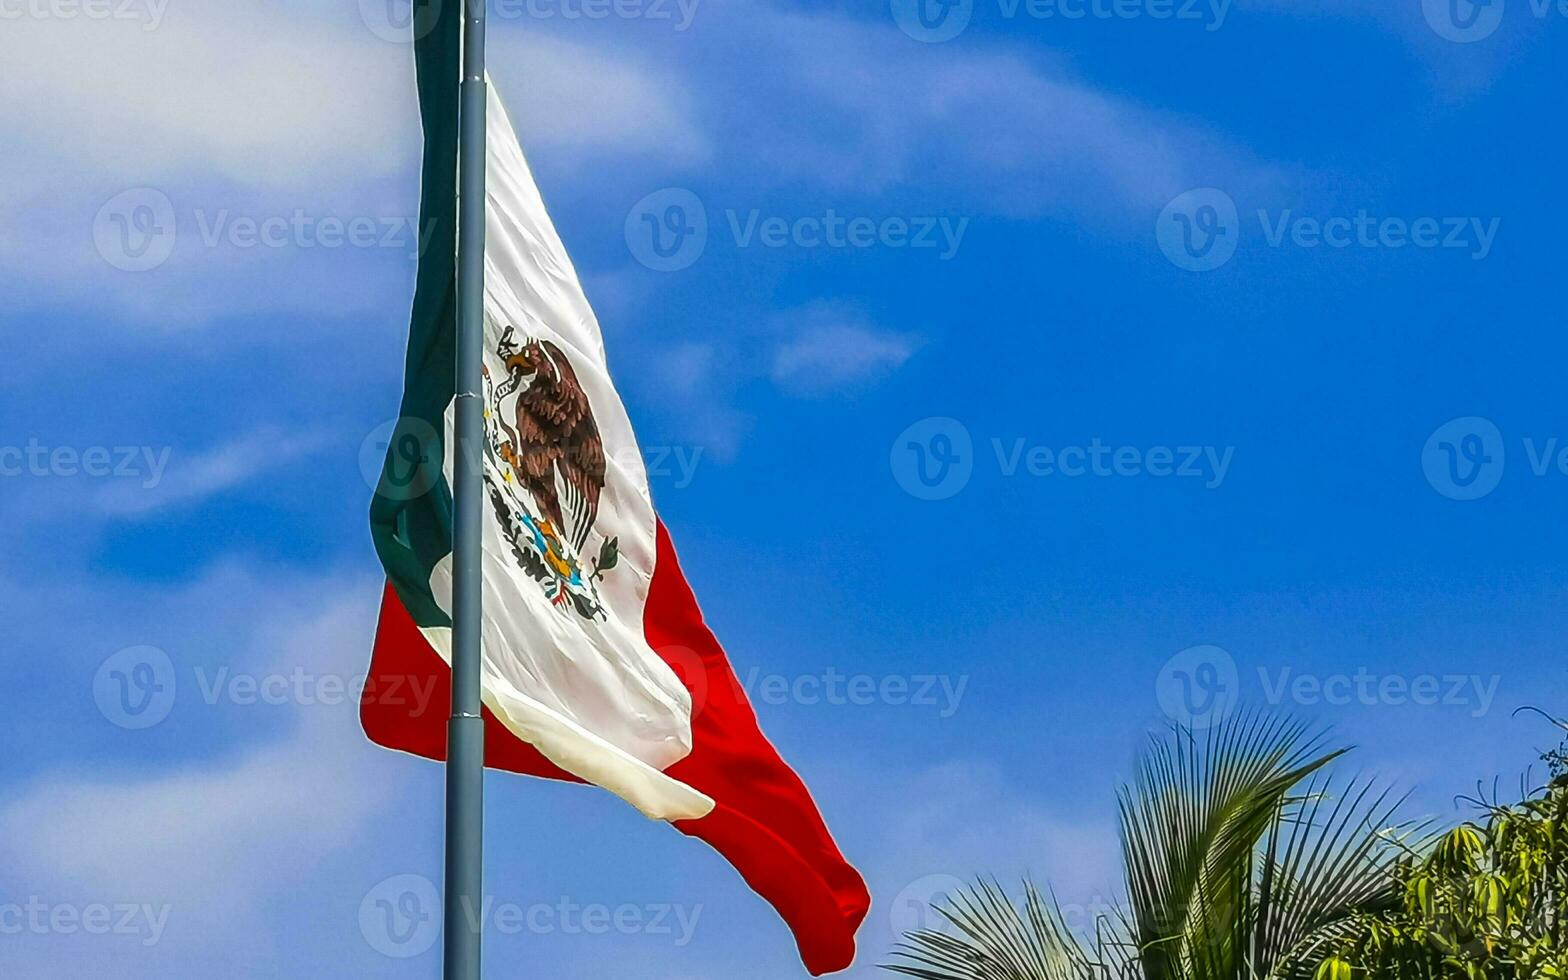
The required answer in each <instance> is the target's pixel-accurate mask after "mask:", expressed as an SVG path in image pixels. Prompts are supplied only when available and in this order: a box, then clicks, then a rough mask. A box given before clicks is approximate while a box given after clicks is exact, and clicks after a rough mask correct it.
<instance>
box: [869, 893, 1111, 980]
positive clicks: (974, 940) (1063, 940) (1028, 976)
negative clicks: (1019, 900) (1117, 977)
mask: <svg viewBox="0 0 1568 980" xmlns="http://www.w3.org/2000/svg"><path fill="white" fill-rule="evenodd" d="M937 911H938V913H940V914H941V915H942V917H943V918H945V919H946V920H947V921H948V922H949V923H951V924H952V926H953V929H954V931H953V932H951V933H949V932H943V931H937V930H930V929H923V930H919V931H917V932H912V933H910V934H909V935H908V936H906V937H905V939H904V941H903V942H902V943H900V944H899V945H898V946H897V947H896V948H895V949H894V951H893V955H894V956H895V957H897V958H898V959H899V960H900V961H901V962H896V963H890V964H887V965H886V966H885V967H884V969H887V970H890V971H892V972H894V973H901V974H903V975H905V976H910V977H919V978H921V980H1091V978H1093V977H1094V975H1095V974H1094V970H1093V967H1092V966H1091V965H1090V962H1089V959H1088V957H1087V956H1086V955H1085V954H1084V952H1083V949H1082V947H1080V946H1079V945H1078V941H1077V939H1076V938H1074V936H1073V935H1072V932H1071V930H1070V929H1069V928H1068V927H1067V924H1066V922H1065V920H1064V919H1063V917H1062V913H1061V909H1060V907H1059V906H1058V905H1057V904H1056V902H1055V901H1048V900H1047V899H1046V898H1045V897H1044V896H1043V895H1041V894H1040V891H1039V890H1038V889H1037V888H1035V886H1034V885H1033V884H1032V883H1028V882H1026V883H1025V885H1024V902H1023V906H1022V908H1020V907H1019V906H1017V905H1015V904H1014V903H1013V902H1012V901H1011V900H1009V899H1008V897H1007V893H1006V892H1004V891H1003V890H1002V888H1001V886H1000V885H998V884H997V883H996V882H994V881H985V880H982V881H980V883H979V884H977V885H976V886H975V887H973V888H971V889H969V890H966V891H964V892H960V893H959V894H957V895H954V896H951V897H949V899H948V901H947V903H946V904H944V905H940V906H938V907H937Z"/></svg>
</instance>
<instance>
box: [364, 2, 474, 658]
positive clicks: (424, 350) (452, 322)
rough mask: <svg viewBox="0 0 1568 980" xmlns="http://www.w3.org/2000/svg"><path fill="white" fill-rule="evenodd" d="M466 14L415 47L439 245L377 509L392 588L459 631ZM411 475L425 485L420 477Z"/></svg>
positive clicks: (428, 616)
mask: <svg viewBox="0 0 1568 980" xmlns="http://www.w3.org/2000/svg"><path fill="white" fill-rule="evenodd" d="M461 11H462V5H461V4H443V5H442V9H441V11H440V13H439V15H438V17H439V21H438V23H437V24H436V25H435V29H433V30H429V31H425V32H423V34H422V36H420V37H419V38H417V39H416V40H415V42H414V43H415V61H416V64H417V69H418V76H419V111H420V118H421V119H422V121H423V123H424V133H425V146H424V171H423V176H422V178H421V181H420V228H421V229H424V230H428V231H429V235H430V237H429V244H428V245H427V246H426V247H425V249H424V250H423V252H422V253H421V254H420V256H419V271H418V277H417V281H416V282H417V284H416V287H415V291H414V309H413V317H412V322H411V324H410V327H409V336H408V360H407V363H406V365H405V368H404V381H403V385H404V388H403V405H402V409H401V411H400V412H399V413H398V414H399V421H398V425H397V429H396V431H395V432H394V433H393V437H392V439H391V442H390V443H389V445H388V447H387V459H386V462H385V463H384V464H383V467H382V473H381V480H380V484H379V485H378V486H377V488H376V496H375V499H374V500H373V501H372V502H371V505H370V533H371V537H372V539H373V540H374V542H375V546H376V553H377V555H379V556H380V558H381V564H382V565H383V567H385V569H386V572H387V578H388V579H389V580H390V581H391V583H392V586H393V588H395V589H396V590H397V594H398V597H399V598H400V599H401V600H402V601H403V607H404V608H405V609H407V610H408V612H409V614H410V615H411V616H413V618H414V621H415V622H416V623H418V624H419V625H420V626H425V627H443V626H444V627H450V626H451V625H452V621H451V617H449V616H448V615H447V614H446V612H445V611H443V610H442V609H441V607H440V606H438V605H437V604H436V602H435V599H434V598H433V597H432V595H431V593H430V575H431V572H432V570H433V569H434V568H435V566H436V565H437V564H438V563H440V561H441V560H442V559H444V558H446V557H447V556H448V555H450V554H451V553H452V489H451V487H450V486H448V485H447V482H446V477H445V475H444V471H443V468H442V463H443V461H444V460H445V459H446V424H445V413H446V409H447V406H448V405H449V404H451V402H452V398H453V393H454V389H455V387H456V351H455V345H456V338H457V147H458V81H459V75H460V67H459V63H460V60H461V57H462V43H461V34H460V27H461V16H460V14H461ZM416 445H417V449H416ZM411 465H412V466H413V467H415V468H416V469H418V470H420V474H421V475H420V476H419V477H411V475H410V472H409V471H410V466H411ZM411 481H412V482H411Z"/></svg>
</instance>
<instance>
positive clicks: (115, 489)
mask: <svg viewBox="0 0 1568 980" xmlns="http://www.w3.org/2000/svg"><path fill="white" fill-rule="evenodd" d="M328 445H329V440H328V439H326V438H325V437H323V436H322V435H321V434H319V433H287V432H282V431H279V430H277V429H270V428H264V429H259V430H257V431H255V432H252V433H250V434H249V435H245V436H241V437H239V438H237V439H235V440H234V441H232V442H227V443H224V444H222V445H219V446H217V447H214V448H213V449H210V450H208V451H207V452H204V453H198V454H195V455H191V456H185V457H183V458H182V455H181V454H179V453H176V452H175V451H174V450H173V449H172V448H171V447H163V448H162V449H161V450H158V451H157V452H156V454H155V455H156V456H158V457H159V458H161V459H162V460H163V462H165V463H166V464H167V465H165V466H163V467H162V468H161V469H160V470H158V472H157V475H156V478H154V473H153V472H152V466H151V465H149V472H148V473H147V479H144V480H142V481H140V482H137V481H134V480H132V481H123V482H119V483H114V484H111V485H109V486H108V487H106V488H105V489H104V490H103V491H101V492H100V493H99V494H98V495H97V505H98V510H99V511H100V512H102V513H106V514H109V515H113V516H136V515H140V514H146V513H150V512H152V511H155V510H161V509H163V508H165V507H171V506H175V505H180V504H186V505H189V504H194V503H200V502H201V501H204V500H208V499H210V498H212V497H214V496H217V495H218V494H221V493H224V492H226V491H229V490H233V489H235V488H237V487H240V486H243V485H244V484H246V483H249V482H250V481H252V480H255V479H257V478H264V477H267V476H268V475H269V474H273V475H276V473H277V471H278V470H279V469H280V468H281V467H284V466H287V465H288V464H290V463H293V462H295V461H296V460H299V459H301V458H303V457H306V456H309V455H311V454H312V453H315V452H317V451H319V450H321V449H323V448H325V447H326V446H328Z"/></svg>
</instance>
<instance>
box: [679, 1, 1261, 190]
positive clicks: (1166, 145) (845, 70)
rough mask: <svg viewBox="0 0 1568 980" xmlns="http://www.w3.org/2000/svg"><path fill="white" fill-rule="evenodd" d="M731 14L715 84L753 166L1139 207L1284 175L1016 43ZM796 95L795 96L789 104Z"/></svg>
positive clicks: (730, 128)
mask: <svg viewBox="0 0 1568 980" xmlns="http://www.w3.org/2000/svg"><path fill="white" fill-rule="evenodd" d="M706 13H707V18H706V19H705V20H704V22H703V26H704V27H705V28H710V29H711V28H713V24H714V21H715V20H720V19H722V23H723V25H724V27H723V30H724V33H725V34H726V38H727V44H726V46H725V50H726V51H727V52H730V53H731V54H730V58H731V59H732V60H730V61H729V62H728V63H727V64H726V65H725V67H726V69H727V70H728V71H730V72H741V73H743V74H744V77H746V78H747V80H748V83H749V84H748V85H747V86H746V87H745V88H744V89H742V90H739V91H736V90H730V89H724V90H717V91H716V93H715V98H716V99H722V100H723V103H722V104H719V105H715V106H714V107H713V111H714V112H716V113H718V114H720V115H722V116H723V117H724V122H723V123H722V124H715V125H714V126H713V127H711V128H712V129H713V130H714V131H715V132H721V133H724V134H725V137H726V140H727V141H728V144H729V145H727V146H726V149H732V150H734V151H735V152H736V153H737V154H738V155H739V156H740V158H741V161H742V165H743V167H744V168H745V170H746V172H747V173H748V174H750V173H752V172H757V173H763V174H770V175H772V176H773V178H774V179H775V180H780V181H812V182H815V183H818V184H820V185H823V186H826V187H829V188H833V189H837V190H843V191H847V192H852V193H857V194H864V193H877V192H888V191H892V190H896V189H901V188H905V189H907V188H914V189H917V190H919V191H920V192H921V193H922V194H923V195H926V196H928V197H929V196H940V198H941V199H942V200H943V201H945V202H953V203H955V204H957V205H961V206H964V207H968V208H974V209H981V210H984V211H985V212H987V213H999V214H1004V215H1020V216H1032V215H1036V214H1041V213H1065V214H1071V215H1074V216H1083V215H1095V214H1100V213H1106V212H1112V213H1125V212H1127V211H1128V210H1133V211H1136V212H1138V213H1139V214H1140V215H1142V214H1143V212H1145V211H1147V210H1148V209H1149V208H1151V207H1155V208H1156V211H1157V206H1158V205H1163V204H1164V203H1165V202H1167V201H1169V200H1170V198H1171V197H1173V196H1175V195H1176V194H1177V193H1179V192H1181V191H1183V190H1187V189H1190V188H1191V187H1193V186H1195V185H1197V186H1202V185H1207V184H1215V183H1219V184H1221V185H1222V186H1227V187H1231V188H1233V189H1235V190H1236V191H1238V192H1239V191H1242V190H1245V189H1247V188H1250V187H1251V186H1253V185H1255V184H1259V183H1265V182H1270V181H1273V180H1275V179H1277V177H1276V176H1275V175H1274V174H1273V173H1271V171H1270V168H1269V167H1267V166H1265V165H1262V164H1260V163H1258V162H1257V161H1255V160H1253V159H1252V158H1251V157H1250V155H1249V154H1248V153H1246V152H1245V151H1244V150H1242V149H1241V148H1239V147H1237V146H1235V145H1233V144H1231V143H1230V142H1229V141H1227V140H1226V139H1224V138H1223V137H1220V136H1218V135H1217V134H1214V133H1211V132H1209V131H1207V130H1206V129H1204V128H1203V127H1202V126H1200V125H1196V124H1193V123H1191V122H1189V121H1187V120H1184V119H1181V118H1178V117H1176V116H1174V115H1172V114H1170V113H1166V112H1160V111H1155V110H1151V109H1147V108H1144V107H1141V106H1139V105H1137V104H1136V103H1134V102H1132V101H1130V100H1127V99H1123V98H1119V97H1116V96H1115V95H1112V94H1109V93H1107V92H1104V91H1101V90H1099V89H1097V88H1095V87H1094V86H1091V85H1089V84H1086V83H1084V82H1082V81H1080V80H1077V79H1075V78H1074V77H1073V76H1072V75H1071V74H1070V73H1069V72H1067V71H1066V70H1064V69H1063V68H1062V67H1060V65H1058V64H1055V63H1053V62H1052V61H1050V60H1048V59H1046V58H1043V57H1041V56H1039V55H1038V54H1037V53H1036V54H1026V53H1025V52H1026V51H1029V50H1030V49H1028V48H1026V47H1024V46H1018V45H1011V46H1009V45H1005V44H992V43H986V42H975V43H969V42H967V41H966V43H965V44H963V45H923V44H918V43H915V42H912V41H911V40H910V39H909V38H907V37H905V36H904V35H903V34H901V33H900V32H899V31H897V30H896V29H892V28H891V24H884V23H877V22H868V21H857V20H851V19H848V18H844V17H840V16H835V15H828V14H800V13H794V12H785V11H783V10H781V9H779V8H777V7H774V6H771V5H767V4H764V3H761V2H746V3H738V4H734V5H730V6H727V7H725V8H724V9H723V10H722V11H718V10H710V11H707V12H706ZM786 107H787V108H786Z"/></svg>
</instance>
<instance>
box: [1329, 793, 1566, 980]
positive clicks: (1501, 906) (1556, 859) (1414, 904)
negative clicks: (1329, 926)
mask: <svg viewBox="0 0 1568 980" xmlns="http://www.w3.org/2000/svg"><path fill="white" fill-rule="evenodd" d="M1486 809H1487V817H1486V819H1485V820H1484V822H1482V823H1466V824H1463V825H1461V826H1459V827H1455V828H1454V829H1453V830H1451V831H1449V832H1448V833H1447V834H1446V835H1444V836H1443V837H1442V838H1441V839H1440V840H1439V841H1438V842H1437V846H1436V847H1434V848H1432V849H1431V851H1430V853H1428V854H1426V855H1425V856H1421V855H1411V856H1410V857H1409V858H1407V859H1406V860H1404V861H1401V862H1400V863H1399V864H1398V865H1397V866H1396V868H1395V876H1396V878H1397V879H1398V880H1399V881H1400V882H1401V884H1402V887H1403V891H1404V902H1403V906H1402V908H1400V909H1399V910H1397V911H1395V912H1394V913H1389V914H1382V915H1369V916H1364V917H1362V918H1361V919H1360V921H1358V922H1357V924H1356V929H1355V931H1354V932H1353V933H1352V934H1351V935H1350V936H1349V937H1347V938H1346V940H1345V941H1344V942H1343V943H1342V944H1341V945H1340V947H1339V949H1338V950H1337V956H1338V957H1339V958H1340V959H1342V960H1344V961H1346V962H1349V963H1350V964H1352V966H1353V967H1354V970H1355V976H1357V977H1376V978H1380V980H1381V978H1385V977H1386V978H1389V980H1439V978H1442V980H1447V978H1450V977H1457V978H1465V980H1515V978H1518V980H1546V978H1568V944H1565V942H1564V940H1565V939H1568V825H1565V818H1568V777H1563V776H1559V777H1557V779H1555V780H1554V781H1553V783H1552V785H1551V786H1549V787H1547V788H1546V789H1545V790H1544V791H1543V792H1542V793H1541V794H1540V795H1538V796H1537V797H1535V798H1534V799H1530V800H1526V801H1525V802H1523V803H1520V804H1518V805H1515V806H1507V807H1504V806H1496V805H1492V806H1488V807H1487V808H1486Z"/></svg>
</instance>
